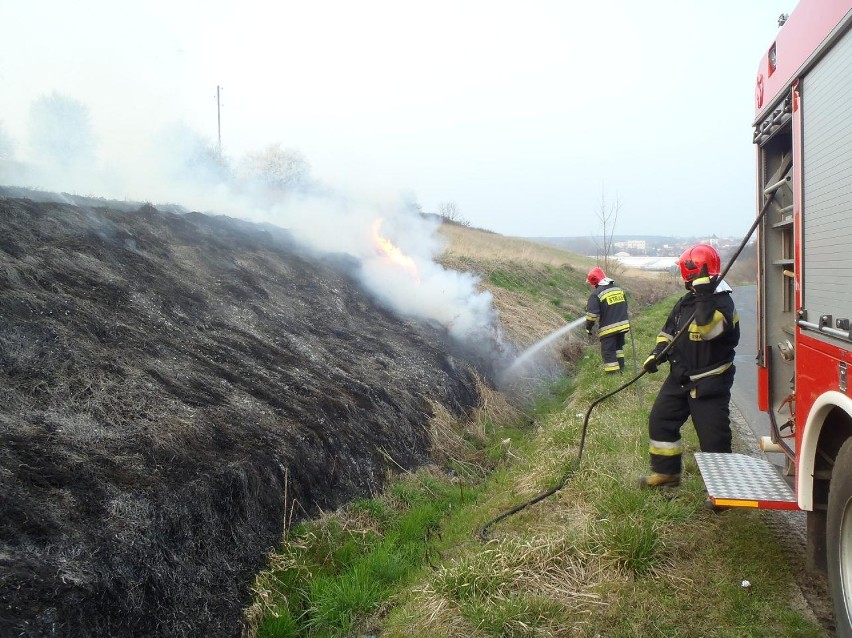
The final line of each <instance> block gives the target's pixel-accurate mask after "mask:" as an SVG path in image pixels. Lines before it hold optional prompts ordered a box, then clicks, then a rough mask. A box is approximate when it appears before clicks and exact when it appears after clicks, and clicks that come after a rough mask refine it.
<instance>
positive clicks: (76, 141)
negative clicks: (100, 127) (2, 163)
mask: <svg viewBox="0 0 852 638" xmlns="http://www.w3.org/2000/svg"><path fill="white" fill-rule="evenodd" d="M29 134H30V141H31V143H32V147H33V149H35V151H36V152H37V153H39V155H40V157H41V159H43V160H45V161H46V162H48V163H50V164H54V165H56V166H60V167H63V168H69V167H71V166H79V167H87V166H88V165H89V164H90V163H91V162H92V161H93V159H94V155H95V138H94V134H93V132H92V125H91V122H90V119H89V109H88V107H87V106H86V105H85V104H83V103H82V102H78V101H77V100H75V99H73V98H70V97H68V96H65V95H62V94H60V93H56V92H54V93H51V94H50V95H45V96H43V97H41V98H39V99H37V100H36V101H34V102H33V104H32V106H31V107H30V121H29Z"/></svg>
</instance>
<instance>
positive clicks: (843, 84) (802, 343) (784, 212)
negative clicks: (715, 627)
mask: <svg viewBox="0 0 852 638" xmlns="http://www.w3.org/2000/svg"><path fill="white" fill-rule="evenodd" d="M779 24H781V25H782V26H781V27H780V29H779V31H778V33H777V37H776V39H775V41H774V42H772V43H771V45H770V46H769V48H768V49H767V50H766V53H765V55H764V56H763V57H762V59H761V60H760V65H759V68H758V71H757V81H756V86H755V119H754V123H753V125H754V144H755V148H756V151H757V211H758V213H757V214H758V218H757V220H755V225H756V229H757V246H758V285H757V291H758V292H757V314H758V322H759V325H758V331H757V332H758V337H757V341H758V343H757V376H758V396H757V402H758V407H759V408H760V409H761V410H762V411H764V412H766V413H767V414H768V415H769V423H770V435H769V437H765V439H764V440H765V443H766V445H765V446H764V449H765V450H766V451H771V452H780V453H781V454H783V455H784V457H783V458H784V459H785V464H783V465H785V466H786V467H785V468H784V469H783V470H781V471H779V466H778V465H776V464H772V463H770V462H769V461H768V460H767V459H766V458H756V457H752V456H749V455H740V454H704V453H696V461H697V462H698V465H699V469H700V470H701V473H702V476H703V478H704V481H705V485H706V487H707V491H708V495H709V497H710V501H711V502H712V503H713V504H714V505H715V506H717V507H753V508H767V509H790V510H804V511H805V512H806V517H807V546H806V552H807V565H808V567H809V568H810V569H818V570H825V571H827V575H828V580H829V583H830V585H831V590H832V597H833V599H834V609H835V615H836V622H837V634H838V635H839V636H844V637H847V636H852V396H850V379H849V372H850V367H852V0H801V1H800V2H799V4H798V5H797V6H796V8H795V9H794V11H793V12H792V13H791V14H790V15H789V16H782V17H781V18H780V19H779ZM744 345H745V344H740V347H741V348H742V347H743V346H744Z"/></svg>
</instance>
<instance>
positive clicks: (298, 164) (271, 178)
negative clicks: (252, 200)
mask: <svg viewBox="0 0 852 638" xmlns="http://www.w3.org/2000/svg"><path fill="white" fill-rule="evenodd" d="M310 173H311V167H310V164H308V160H307V159H306V158H305V156H304V155H302V153H301V152H300V151H297V150H295V149H291V148H281V145H280V144H270V145H269V146H267V147H266V148H265V149H263V150H262V151H257V152H254V153H249V154H247V155H246V156H245V157H244V158H243V160H242V162H241V163H240V176H241V177H242V178H243V179H244V180H246V181H248V182H253V183H256V184H260V185H262V186H264V187H266V188H268V189H271V190H275V191H286V190H292V189H296V188H299V187H300V186H305V185H307V184H308V182H309V179H310Z"/></svg>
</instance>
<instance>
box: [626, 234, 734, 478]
mask: <svg viewBox="0 0 852 638" xmlns="http://www.w3.org/2000/svg"><path fill="white" fill-rule="evenodd" d="M678 265H679V266H680V273H681V276H682V278H683V281H684V285H685V286H686V289H687V290H688V292H687V293H686V294H685V295H684V296H683V297H681V298H680V299H679V300H678V302H677V303H676V304H675V306H674V308H673V309H672V311H671V313H669V316H668V319H667V320H666V323H665V325H664V326H663V330H662V332H660V334H659V335H658V336H657V344H656V347H655V348H654V350H653V351H652V352H651V354H650V355H649V356H648V358H647V359H645V362H644V363H643V364H642V367H643V368H644V369H645V371H646V372H649V373H653V372H656V371H657V366H658V365H659V364H661V363H663V362H664V361H668V362H669V375H668V377H666V380H665V381H664V382H663V385H662V387H661V388H660V392H659V394H658V395H657V398H656V400H655V401H654V406H653V407H652V408H651V414H650V417H649V419H648V434H649V438H650V457H651V473H650V474H649V475H648V476H643V477H641V478H640V479H639V484H640V485H641V486H643V487H653V488H659V487H667V486H676V485H679V484H680V473H681V456H682V454H683V443H682V441H681V437H680V429H681V427H682V426H683V424H684V423H685V422H686V419H687V417H689V416H691V417H692V423H693V424H694V425H695V431H696V433H697V434H698V441H699V443H700V445H701V450H702V451H704V452H730V451H731V421H730V414H729V410H728V404H729V402H730V400H731V386H732V385H733V383H734V372H735V368H734V348H735V347H736V346H737V343H738V342H739V340H740V324H739V317H738V316H737V312H736V309H735V308H734V301H733V299H732V298H731V288H730V287H729V286H728V284H727V283H725V282H724V281H722V280H720V279H719V274H720V268H719V266H720V259H719V253H717V252H716V249H715V248H713V247H712V246H709V245H707V244H697V245H695V246H692V247H691V248H688V249H687V250H686V251H684V253H683V254H682V255H681V256H680V259H679V260H678ZM693 313H694V318H693V319H692V320H691V321H690V317H691V316H692V315H693ZM687 321H689V326H688V328H686V329H687V333H686V334H684V335H683V336H682V337H680V338H679V339H678V340H677V341H676V342H675V344H674V345H673V346H672V348H671V350H669V351H668V352H667V353H666V354H664V355H663V354H662V351H663V350H664V349H665V348H666V346H668V344H670V343H671V342H672V340H673V338H674V335H676V334H677V333H678V332H679V331H680V330H682V329H684V328H685V327H686V324H687Z"/></svg>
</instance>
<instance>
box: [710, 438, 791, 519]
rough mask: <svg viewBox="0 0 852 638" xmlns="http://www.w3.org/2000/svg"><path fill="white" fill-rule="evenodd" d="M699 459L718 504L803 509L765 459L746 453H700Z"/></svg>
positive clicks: (713, 498) (773, 467) (712, 499)
mask: <svg viewBox="0 0 852 638" xmlns="http://www.w3.org/2000/svg"><path fill="white" fill-rule="evenodd" d="M695 461H696V462H697V463H698V469H699V470H700V471H701V476H702V478H703V479H704V485H705V486H706V487H707V494H708V496H709V497H710V500H711V501H712V502H713V504H714V505H716V506H717V507H757V508H761V509H783V510H797V509H799V505H798V501H797V500H796V495H795V494H794V493H793V490H791V489H790V486H789V485H787V482H786V481H785V480H784V479H783V478H781V475H780V474H779V473H778V470H777V469H776V468H775V466H774V465H772V463H770V462H769V461H767V460H765V459H760V458H755V457H753V456H748V455H746V454H717V453H710V452H696V453H695Z"/></svg>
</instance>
